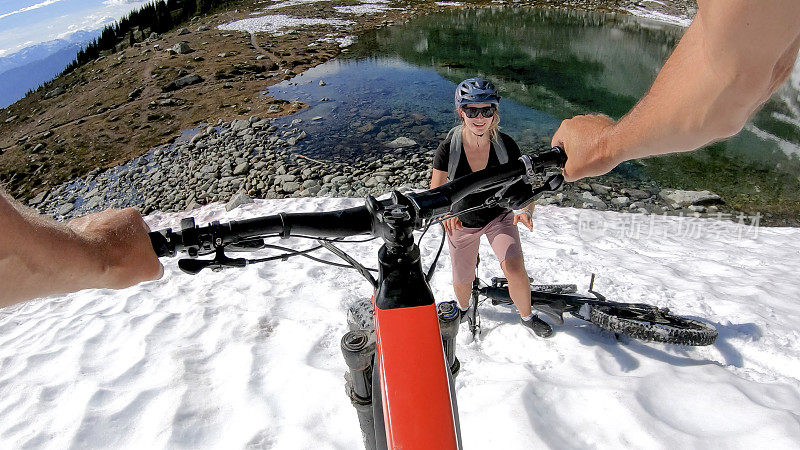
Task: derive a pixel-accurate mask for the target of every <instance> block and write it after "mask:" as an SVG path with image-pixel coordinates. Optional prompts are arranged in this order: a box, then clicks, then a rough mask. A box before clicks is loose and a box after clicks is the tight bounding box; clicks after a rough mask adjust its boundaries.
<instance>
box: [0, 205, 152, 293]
mask: <svg viewBox="0 0 800 450" xmlns="http://www.w3.org/2000/svg"><path fill="white" fill-rule="evenodd" d="M0 230H2V231H1V232H0V307H4V306H8V305H11V304H14V303H18V302H21V301H24V300H28V299H32V298H36V297H42V296H46V295H51V294H59V293H66V292H74V291H78V290H81V289H86V288H122V287H127V286H131V285H133V284H136V283H138V282H140V281H145V280H152V279H156V278H159V277H160V276H161V274H162V272H163V268H162V267H161V264H160V263H159V262H158V258H156V255H155V253H154V252H153V249H152V246H151V244H150V239H149V237H148V235H147V232H148V231H149V229H148V227H147V224H145V223H144V221H143V220H142V217H141V216H140V215H139V213H138V212H136V210H133V209H125V210H109V211H103V212H100V213H96V214H89V215H87V216H84V217H81V218H80V219H75V220H73V221H70V222H69V223H67V224H62V223H59V222H56V221H53V220H49V219H46V218H44V217H42V216H39V215H37V214H36V213H34V212H33V211H31V210H29V209H28V208H25V207H24V206H22V205H20V204H18V203H16V202H15V201H14V200H13V199H11V198H10V197H8V196H6V195H5V194H4V193H3V192H2V191H0Z"/></svg>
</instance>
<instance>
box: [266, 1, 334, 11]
mask: <svg viewBox="0 0 800 450" xmlns="http://www.w3.org/2000/svg"><path fill="white" fill-rule="evenodd" d="M321 1H324V2H326V1H328V0H286V1H283V2H278V3H275V4H274V5H270V6H267V7H266V8H264V9H280V8H286V7H289V6H297V5H305V4H308V3H319V2H321Z"/></svg>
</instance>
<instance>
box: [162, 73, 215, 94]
mask: <svg viewBox="0 0 800 450" xmlns="http://www.w3.org/2000/svg"><path fill="white" fill-rule="evenodd" d="M203 81H205V80H203V78H202V77H201V76H199V75H195V74H193V73H190V74H189V75H184V76H182V77H180V78H178V79H177V80H175V81H172V82H170V83H169V84H167V85H166V86H164V87H163V88H161V90H162V91H164V92H169V91H175V90H178V89H180V88H182V87H185V86H189V85H192V84H197V83H202V82H203Z"/></svg>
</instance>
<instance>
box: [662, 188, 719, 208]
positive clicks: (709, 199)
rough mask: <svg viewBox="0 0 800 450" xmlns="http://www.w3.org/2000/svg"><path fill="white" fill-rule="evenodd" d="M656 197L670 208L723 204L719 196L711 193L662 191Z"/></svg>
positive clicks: (676, 190)
mask: <svg viewBox="0 0 800 450" xmlns="http://www.w3.org/2000/svg"><path fill="white" fill-rule="evenodd" d="M658 196H659V197H661V199H662V200H664V201H665V202H667V203H668V204H669V205H670V206H671V207H672V208H685V207H687V206H690V205H698V206H709V205H719V204H722V203H724V202H723V201H722V198H721V197H720V196H719V195H717V194H715V193H713V192H711V191H683V190H679V189H662V190H661V192H659V193H658Z"/></svg>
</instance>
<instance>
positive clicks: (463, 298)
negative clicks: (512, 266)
mask: <svg viewBox="0 0 800 450" xmlns="http://www.w3.org/2000/svg"><path fill="white" fill-rule="evenodd" d="M453 291H455V293H456V298H457V299H458V305H459V306H461V309H466V308H467V307H468V306H469V298H470V297H471V296H472V284H457V283H453ZM528 295H530V293H528Z"/></svg>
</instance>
